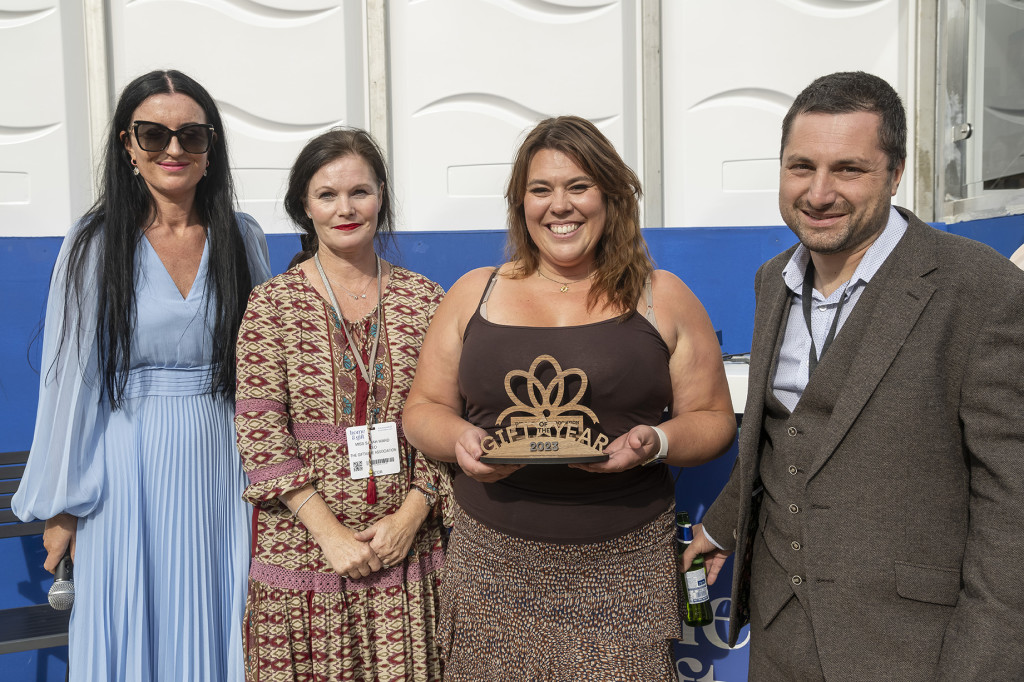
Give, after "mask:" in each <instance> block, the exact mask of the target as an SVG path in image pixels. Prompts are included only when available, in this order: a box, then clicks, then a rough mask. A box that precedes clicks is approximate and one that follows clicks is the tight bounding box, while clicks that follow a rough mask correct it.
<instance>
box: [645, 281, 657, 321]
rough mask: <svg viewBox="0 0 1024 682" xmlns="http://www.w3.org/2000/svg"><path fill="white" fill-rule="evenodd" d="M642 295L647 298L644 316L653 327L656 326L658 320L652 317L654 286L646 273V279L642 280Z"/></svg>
mask: <svg viewBox="0 0 1024 682" xmlns="http://www.w3.org/2000/svg"><path fill="white" fill-rule="evenodd" d="M644 297H645V298H646V299H647V312H646V313H645V314H644V317H646V318H647V321H648V322H650V323H651V326H652V327H654V328H655V329H657V328H658V321H657V319H656V318H655V317H654V287H653V286H652V285H651V276H650V275H647V279H646V280H644Z"/></svg>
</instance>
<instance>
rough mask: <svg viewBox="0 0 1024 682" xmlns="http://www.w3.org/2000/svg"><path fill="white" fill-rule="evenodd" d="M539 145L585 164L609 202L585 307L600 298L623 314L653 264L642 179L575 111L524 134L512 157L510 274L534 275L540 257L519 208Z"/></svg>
mask: <svg viewBox="0 0 1024 682" xmlns="http://www.w3.org/2000/svg"><path fill="white" fill-rule="evenodd" d="M542 149H554V150H557V151H560V152H562V153H563V154H565V155H566V156H568V157H569V158H571V159H572V160H573V161H575V162H576V165H577V166H579V167H580V168H582V169H583V171H584V172H585V173H586V174H587V175H589V176H590V177H591V178H592V179H593V180H594V182H596V183H597V186H598V188H599V189H600V190H601V192H602V193H603V194H604V199H605V205H606V206H607V218H606V219H605V226H604V233H603V234H602V235H601V241H600V242H599V243H598V245H597V250H596V251H595V252H594V262H595V265H596V266H597V273H596V274H595V275H594V282H593V285H592V286H591V287H590V293H589V294H588V295H587V307H588V308H592V307H593V306H595V305H596V304H597V303H598V301H599V300H600V299H601V297H604V298H606V299H607V300H608V301H609V302H610V303H611V304H612V306H614V307H617V308H618V309H619V310H622V311H623V313H622V319H625V317H626V316H628V315H629V314H630V311H632V310H633V308H634V307H636V302H637V300H639V298H640V294H641V292H642V291H643V286H644V282H645V281H646V280H647V277H648V276H649V275H650V274H651V273H652V272H653V271H654V263H653V262H652V260H651V255H650V252H649V251H648V249H647V242H646V241H644V237H643V234H642V233H641V232H640V197H641V196H642V190H641V189H640V180H639V178H637V176H636V173H634V172H633V169H631V168H630V167H629V166H627V165H626V162H625V161H623V160H622V157H621V156H619V153H618V152H617V151H615V146H614V145H612V143H611V142H610V141H609V140H608V138H607V137H605V136H604V134H603V133H602V132H601V131H600V130H598V128H597V126H595V125H594V124H593V123H591V122H590V121H588V120H587V119H585V118H580V117H579V116H558V117H556V118H548V119H545V120H543V121H541V122H540V123H538V124H537V126H536V127H535V128H534V129H533V130H531V131H530V132H529V134H527V136H526V139H525V140H523V143H522V145H520V146H519V151H517V152H516V157H515V160H514V161H513V162H512V173H511V175H510V176H509V180H508V187H507V188H506V190H505V202H506V204H507V215H508V235H507V242H506V245H505V252H506V255H507V256H508V258H509V260H511V261H513V262H514V263H516V265H517V269H516V270H515V271H514V276H516V277H525V276H527V275H532V274H533V273H534V271H535V270H536V269H537V265H538V262H539V257H538V249H537V245H536V244H534V243H533V240H532V239H531V238H530V231H529V230H528V229H527V227H526V214H525V213H524V210H523V203H524V198H525V197H526V185H527V184H528V181H529V179H528V177H527V176H528V174H529V172H530V162H531V161H532V160H533V157H534V156H535V155H536V154H537V152H539V151H540V150H542Z"/></svg>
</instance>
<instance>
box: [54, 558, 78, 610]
mask: <svg viewBox="0 0 1024 682" xmlns="http://www.w3.org/2000/svg"><path fill="white" fill-rule="evenodd" d="M73 570H74V564H72V563H71V548H70V547H68V549H66V550H65V551H64V556H63V558H61V560H60V563H59V564H57V570H56V571H55V572H54V577H53V586H52V587H50V592H49V593H48V594H47V599H48V600H49V601H50V606H52V607H53V608H55V609H57V610H58V611H67V610H68V609H70V608H71V607H72V606H73V605H74V603H75V580H74V575H73Z"/></svg>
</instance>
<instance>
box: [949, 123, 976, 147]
mask: <svg viewBox="0 0 1024 682" xmlns="http://www.w3.org/2000/svg"><path fill="white" fill-rule="evenodd" d="M973 132H974V128H973V127H972V126H971V124H970V123H961V124H960V125H958V126H953V142H959V141H961V140H966V139H967V138H968V137H970V136H971V133H973Z"/></svg>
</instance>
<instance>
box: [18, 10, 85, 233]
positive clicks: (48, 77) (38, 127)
mask: <svg viewBox="0 0 1024 682" xmlns="http://www.w3.org/2000/svg"><path fill="white" fill-rule="evenodd" d="M69 4H71V5H72V6H71V7H69V8H67V9H62V7H61V4H60V3H58V2H56V1H55V0H50V1H47V2H44V1H42V0H35V1H32V0H8V1H6V2H4V3H3V5H2V6H0V64H4V65H5V66H4V68H2V69H0V92H2V93H3V96H0V237H41V236H54V235H64V234H65V233H66V232H67V230H68V228H69V227H70V225H71V221H72V220H74V218H75V217H76V216H77V214H78V213H81V212H83V211H84V210H85V209H86V208H88V205H89V202H90V182H91V176H90V174H89V162H88V150H89V141H88V133H87V130H86V125H85V124H86V121H85V120H84V117H83V116H82V112H84V111H85V99H84V98H85V94H84V70H82V69H81V64H82V61H83V50H84V47H83V40H82V38H81V31H82V25H81V17H80V15H78V14H76V8H75V7H74V3H69ZM69 113H70V118H69Z"/></svg>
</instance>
